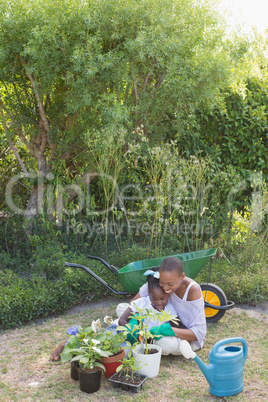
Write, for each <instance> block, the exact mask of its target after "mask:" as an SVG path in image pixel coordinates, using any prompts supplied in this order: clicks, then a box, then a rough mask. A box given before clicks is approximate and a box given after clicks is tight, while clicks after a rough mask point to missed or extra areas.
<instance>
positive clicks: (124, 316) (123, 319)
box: [118, 307, 132, 326]
mask: <svg viewBox="0 0 268 402" xmlns="http://www.w3.org/2000/svg"><path fill="white" fill-rule="evenodd" d="M131 316H132V310H131V308H130V307H128V308H127V309H126V310H125V311H124V313H123V314H122V315H121V317H120V318H119V321H118V324H119V325H122V326H125V325H126V324H127V323H128V322H129V320H130V319H131Z"/></svg>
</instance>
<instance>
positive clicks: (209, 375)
mask: <svg viewBox="0 0 268 402" xmlns="http://www.w3.org/2000/svg"><path fill="white" fill-rule="evenodd" d="M180 350H181V353H182V354H183V356H184V357H186V359H194V361H195V362H196V363H197V365H198V367H199V368H200V370H201V371H202V373H203V374H204V376H205V377H206V380H207V382H208V383H209V385H210V386H211V387H213V377H214V370H213V367H214V365H213V364H209V365H208V366H206V365H205V364H204V363H203V362H202V360H201V359H200V357H198V356H197V354H196V353H195V352H193V350H192V348H191V346H190V344H189V343H188V342H187V341H184V340H182V341H181V342H180Z"/></svg>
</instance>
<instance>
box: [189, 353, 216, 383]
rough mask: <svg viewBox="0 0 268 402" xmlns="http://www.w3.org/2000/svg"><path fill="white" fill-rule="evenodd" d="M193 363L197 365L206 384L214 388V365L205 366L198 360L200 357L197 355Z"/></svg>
mask: <svg viewBox="0 0 268 402" xmlns="http://www.w3.org/2000/svg"><path fill="white" fill-rule="evenodd" d="M194 361H195V362H196V363H197V365H198V367H199V368H200V370H201V371H202V373H203V374H204V376H205V378H206V380H207V382H208V383H209V385H210V387H212V388H213V387H214V381H213V380H214V364H209V365H208V366H206V365H205V364H204V363H203V362H202V360H201V359H200V357H198V356H197V355H196V356H195V357H194Z"/></svg>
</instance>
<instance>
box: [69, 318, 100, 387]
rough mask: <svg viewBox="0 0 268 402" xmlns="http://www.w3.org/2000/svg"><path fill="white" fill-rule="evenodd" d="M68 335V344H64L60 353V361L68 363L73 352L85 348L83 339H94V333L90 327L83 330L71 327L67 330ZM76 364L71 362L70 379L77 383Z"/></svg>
mask: <svg viewBox="0 0 268 402" xmlns="http://www.w3.org/2000/svg"><path fill="white" fill-rule="evenodd" d="M67 334H68V335H69V338H68V342H66V344H65V347H64V349H63V351H62V353H61V361H62V362H63V363H64V362H68V361H71V359H72V358H73V357H74V356H75V353H74V352H73V350H75V349H79V348H80V347H83V346H86V343H85V342H84V339H90V338H95V333H94V331H93V329H92V327H91V326H89V327H87V328H85V329H84V330H83V328H82V327H81V326H77V325H75V326H73V327H70V328H69V329H68V330H67ZM77 368H78V362H77V361H71V378H72V379H73V380H76V381H78V379H79V378H78V371H77Z"/></svg>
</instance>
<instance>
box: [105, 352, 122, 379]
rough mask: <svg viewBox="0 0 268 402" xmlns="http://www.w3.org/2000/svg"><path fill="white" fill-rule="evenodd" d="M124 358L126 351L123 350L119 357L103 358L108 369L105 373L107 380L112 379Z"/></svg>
mask: <svg viewBox="0 0 268 402" xmlns="http://www.w3.org/2000/svg"><path fill="white" fill-rule="evenodd" d="M124 357H125V351H124V350H122V352H120V353H119V354H117V355H114V356H110V357H102V358H101V362H102V364H103V365H104V367H105V369H106V371H105V372H104V374H105V377H106V378H110V377H111V376H112V375H113V374H114V373H115V372H116V369H117V367H118V366H120V364H121V363H122V360H123V359H124Z"/></svg>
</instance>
